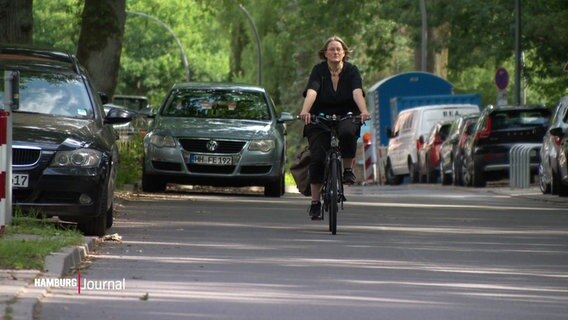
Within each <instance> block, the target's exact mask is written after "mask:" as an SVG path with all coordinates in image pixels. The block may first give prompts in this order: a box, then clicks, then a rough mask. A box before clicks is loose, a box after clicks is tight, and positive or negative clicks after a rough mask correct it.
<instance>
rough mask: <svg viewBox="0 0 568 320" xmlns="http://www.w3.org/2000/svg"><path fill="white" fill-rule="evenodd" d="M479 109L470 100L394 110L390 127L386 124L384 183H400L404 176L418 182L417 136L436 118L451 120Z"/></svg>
mask: <svg viewBox="0 0 568 320" xmlns="http://www.w3.org/2000/svg"><path fill="white" fill-rule="evenodd" d="M476 112H477V113H479V107H478V106H477V105H473V104H446V105H432V106H421V107H415V108H411V109H406V110H403V111H401V112H400V113H399V114H398V117H397V120H396V122H395V126H394V130H391V129H390V128H386V133H387V136H389V137H390V140H389V145H388V150H387V160H386V166H385V173H386V177H387V183H388V184H391V185H396V184H400V183H401V182H402V178H403V177H404V176H410V181H411V182H418V175H419V174H418V168H419V167H418V150H419V149H420V145H421V142H420V140H419V138H420V136H424V135H426V134H427V133H428V132H430V130H431V129H432V127H433V126H434V125H435V124H436V123H437V122H438V121H440V120H453V119H455V118H456V117H459V116H460V115H462V114H469V113H476Z"/></svg>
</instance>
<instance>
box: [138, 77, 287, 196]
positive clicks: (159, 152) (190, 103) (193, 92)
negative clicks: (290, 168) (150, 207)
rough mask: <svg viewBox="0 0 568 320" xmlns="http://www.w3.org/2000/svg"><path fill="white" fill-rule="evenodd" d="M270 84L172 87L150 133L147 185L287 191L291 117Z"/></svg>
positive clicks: (144, 178)
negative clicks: (279, 105) (276, 102)
mask: <svg viewBox="0 0 568 320" xmlns="http://www.w3.org/2000/svg"><path fill="white" fill-rule="evenodd" d="M293 119H294V118H293V117H292V115H291V114H289V113H286V112H282V113H281V114H280V115H278V114H277V112H276V109H275V106H274V103H273V101H272V99H271V98H270V96H269V95H268V93H267V92H266V90H265V89H263V88H261V87H257V86H251V85H239V84H232V83H194V82H193V83H181V84H176V85H174V86H173V88H172V89H171V90H170V92H169V93H168V95H167V97H166V99H165V101H164V102H163V104H162V105H161V106H160V108H159V110H158V112H157V114H156V115H155V119H154V123H153V125H152V128H151V131H150V132H149V133H148V134H147V135H146V137H145V139H144V150H145V153H144V168H143V175H142V189H143V190H144V191H148V192H160V191H164V190H165V189H166V184H167V183H170V182H171V183H179V184H192V185H212V186H235V187H238V186H263V187H264V195H265V196H268V197H280V196H281V195H282V194H284V173H285V168H284V165H285V163H286V126H285V122H287V121H291V120H293Z"/></svg>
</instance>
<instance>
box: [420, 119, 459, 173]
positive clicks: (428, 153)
mask: <svg viewBox="0 0 568 320" xmlns="http://www.w3.org/2000/svg"><path fill="white" fill-rule="evenodd" d="M452 122H453V121H452V120H442V121H440V122H438V123H436V125H434V127H433V128H432V130H431V131H430V133H429V134H428V135H427V136H426V138H424V137H422V136H421V137H420V143H421V144H422V146H421V147H420V150H419V151H418V163H419V167H420V169H419V174H420V181H421V182H427V183H435V182H436V181H437V179H438V176H439V175H440V146H441V145H442V143H443V142H444V141H445V140H446V138H447V137H448V133H449V131H450V127H451V125H452Z"/></svg>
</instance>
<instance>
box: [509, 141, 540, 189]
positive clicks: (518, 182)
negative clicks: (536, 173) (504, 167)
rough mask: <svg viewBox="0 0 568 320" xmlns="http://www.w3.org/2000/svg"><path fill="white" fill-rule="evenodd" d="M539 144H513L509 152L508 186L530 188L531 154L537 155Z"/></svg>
mask: <svg viewBox="0 0 568 320" xmlns="http://www.w3.org/2000/svg"><path fill="white" fill-rule="evenodd" d="M541 147H542V144H541V143H521V144H515V145H513V146H512V147H511V149H510V150H509V186H510V187H511V188H528V187H529V186H530V174H531V154H532V153H538V150H539V149H540V148H541Z"/></svg>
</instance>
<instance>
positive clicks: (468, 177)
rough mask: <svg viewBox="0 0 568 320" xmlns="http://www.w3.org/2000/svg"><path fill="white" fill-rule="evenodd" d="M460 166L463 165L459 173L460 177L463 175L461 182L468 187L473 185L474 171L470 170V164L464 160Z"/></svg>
mask: <svg viewBox="0 0 568 320" xmlns="http://www.w3.org/2000/svg"><path fill="white" fill-rule="evenodd" d="M460 167H461V174H460V175H458V177H460V176H461V184H462V185H464V186H466V187H471V185H472V180H473V179H472V172H471V171H470V170H469V166H468V164H467V163H466V162H465V161H463V160H462V164H461V166H460Z"/></svg>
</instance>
